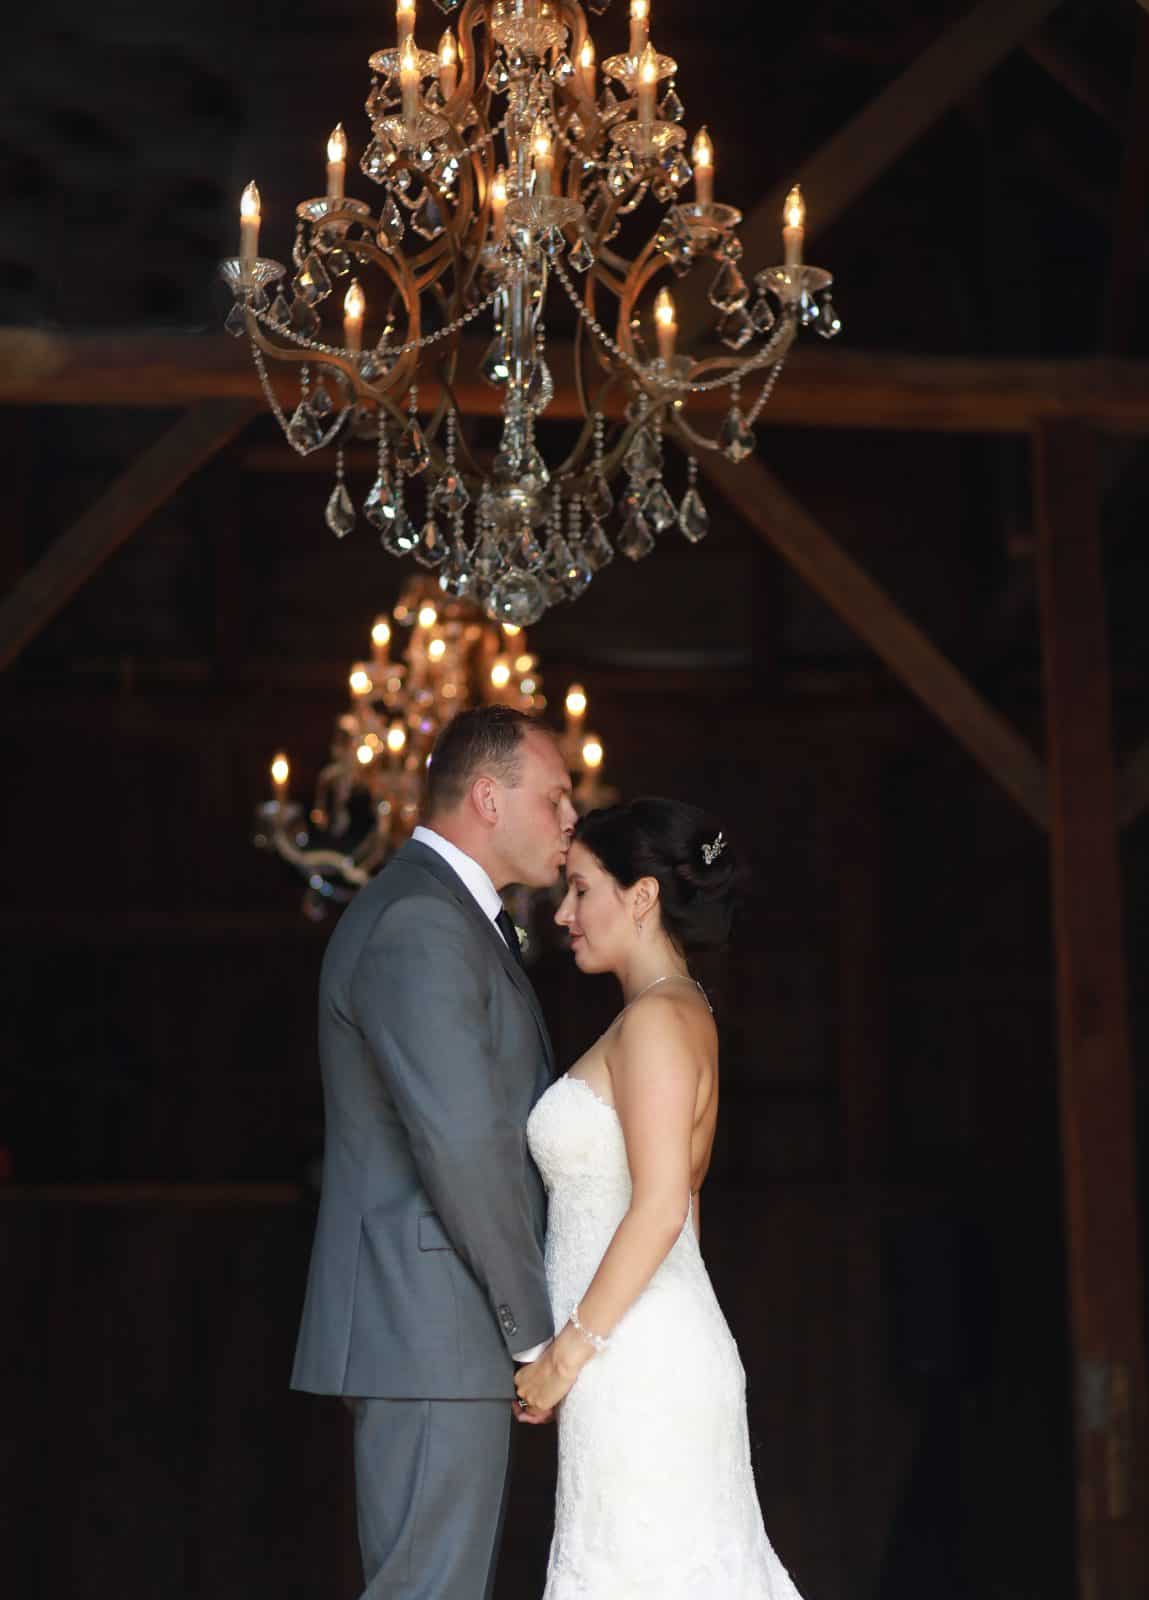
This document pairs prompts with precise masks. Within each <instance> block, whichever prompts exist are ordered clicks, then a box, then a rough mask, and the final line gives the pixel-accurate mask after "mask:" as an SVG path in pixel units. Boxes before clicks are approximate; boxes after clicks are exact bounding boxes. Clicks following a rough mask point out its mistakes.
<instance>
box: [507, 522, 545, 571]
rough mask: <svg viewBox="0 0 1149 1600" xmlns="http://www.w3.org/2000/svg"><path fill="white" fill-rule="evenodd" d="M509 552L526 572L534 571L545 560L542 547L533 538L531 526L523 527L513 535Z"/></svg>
mask: <svg viewBox="0 0 1149 1600" xmlns="http://www.w3.org/2000/svg"><path fill="white" fill-rule="evenodd" d="M511 554H512V556H513V557H514V559H515V561H517V562H518V564H519V566H520V567H522V568H524V570H526V571H527V572H534V571H536V570H537V569H538V568H539V567H541V566H542V565H543V562H544V561H545V560H546V555H545V552H544V550H543V547H542V545H541V544H540V543H539V541H538V540H537V539H536V538H535V535H534V531H533V529H531V528H523V529H521V530H520V531H519V532H518V533H517V534H516V535H515V538H514V541H513V543H512V547H511Z"/></svg>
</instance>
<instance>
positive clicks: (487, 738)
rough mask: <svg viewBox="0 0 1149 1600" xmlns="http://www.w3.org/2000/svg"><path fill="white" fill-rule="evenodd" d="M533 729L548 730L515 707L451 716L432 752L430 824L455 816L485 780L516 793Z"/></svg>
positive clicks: (428, 799)
mask: <svg viewBox="0 0 1149 1600" xmlns="http://www.w3.org/2000/svg"><path fill="white" fill-rule="evenodd" d="M530 728H539V729H542V731H543V732H544V733H546V732H549V731H550V730H549V729H547V728H544V727H543V724H542V723H541V722H539V721H537V719H536V718H534V717H529V716H527V714H526V712H525V711H516V710H515V709H514V708H513V707H512V706H476V707H475V708H474V709H473V710H471V711H460V712H459V714H458V716H456V717H452V718H451V720H450V722H448V723H447V725H446V727H445V728H442V729H441V730H440V732H439V737H438V738H437V739H436V740H435V748H434V749H433V750H432V751H431V761H430V765H429V767H428V769H427V792H426V801H425V805H424V811H425V813H426V815H427V817H428V819H430V818H431V817H434V816H441V815H442V813H443V812H444V811H453V810H454V809H455V807H456V806H457V805H459V803H460V802H461V801H462V800H463V798H464V796H465V795H466V793H467V790H468V789H469V788H470V786H471V784H472V783H473V782H474V781H475V779H476V778H478V777H481V776H483V775H486V776H487V777H491V778H497V779H498V781H499V782H500V783H504V784H506V785H507V787H508V788H510V789H513V788H514V787H515V785H516V784H517V783H518V781H519V777H520V771H521V767H522V750H521V747H522V742H523V736H524V734H525V733H526V732H527V731H528V730H529V729H530Z"/></svg>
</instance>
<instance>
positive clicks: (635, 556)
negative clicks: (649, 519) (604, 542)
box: [615, 511, 654, 561]
mask: <svg viewBox="0 0 1149 1600" xmlns="http://www.w3.org/2000/svg"><path fill="white" fill-rule="evenodd" d="M615 543H616V544H617V546H618V548H619V549H620V550H621V551H622V553H623V555H624V556H629V558H630V560H631V561H641V560H642V558H643V556H648V555H649V554H650V552H651V551H652V550H653V549H654V535H653V534H652V533H651V531H650V529H649V528H648V527H647V524H646V518H645V517H644V516H643V514H642V512H641V511H632V512H631V514H630V516H629V517H627V519H626V521H625V522H624V523H623V525H622V529H621V531H620V533H619V535H618V538H617V539H616V540H615Z"/></svg>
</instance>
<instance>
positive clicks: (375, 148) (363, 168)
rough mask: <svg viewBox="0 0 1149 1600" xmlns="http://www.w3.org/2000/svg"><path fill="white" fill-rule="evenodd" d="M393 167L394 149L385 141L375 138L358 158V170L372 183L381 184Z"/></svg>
mask: <svg viewBox="0 0 1149 1600" xmlns="http://www.w3.org/2000/svg"><path fill="white" fill-rule="evenodd" d="M394 165H395V149H394V146H393V145H391V144H389V143H388V142H387V140H386V139H380V138H379V137H378V136H376V137H375V138H374V139H372V140H371V143H370V144H369V145H368V146H367V148H366V149H365V150H364V152H363V154H362V155H361V156H360V157H359V170H360V172H361V173H362V174H363V176H364V177H365V178H370V179H371V181H372V183H382V182H383V180H384V179H385V178H386V176H387V174H388V173H389V172H390V170H391V168H392V167H393V166H394Z"/></svg>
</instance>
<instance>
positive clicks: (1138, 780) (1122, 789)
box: [1117, 739, 1149, 827]
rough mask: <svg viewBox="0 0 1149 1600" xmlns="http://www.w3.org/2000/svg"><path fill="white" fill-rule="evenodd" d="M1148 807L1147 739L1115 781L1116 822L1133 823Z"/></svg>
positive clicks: (1148, 755) (1148, 761) (1122, 824)
mask: <svg viewBox="0 0 1149 1600" xmlns="http://www.w3.org/2000/svg"><path fill="white" fill-rule="evenodd" d="M1146 807H1149V739H1147V740H1146V741H1145V743H1144V744H1143V745H1142V746H1141V748H1140V749H1139V750H1138V751H1136V752H1135V753H1134V754H1133V755H1132V756H1130V758H1129V760H1128V761H1127V762H1126V764H1125V766H1124V768H1123V769H1122V772H1121V775H1120V777H1119V778H1118V780H1117V820H1118V822H1119V823H1120V824H1121V826H1122V827H1127V826H1128V825H1129V823H1131V822H1135V821H1136V820H1137V818H1138V817H1139V816H1140V815H1141V813H1142V812H1143V811H1144V810H1145V809H1146Z"/></svg>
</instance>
